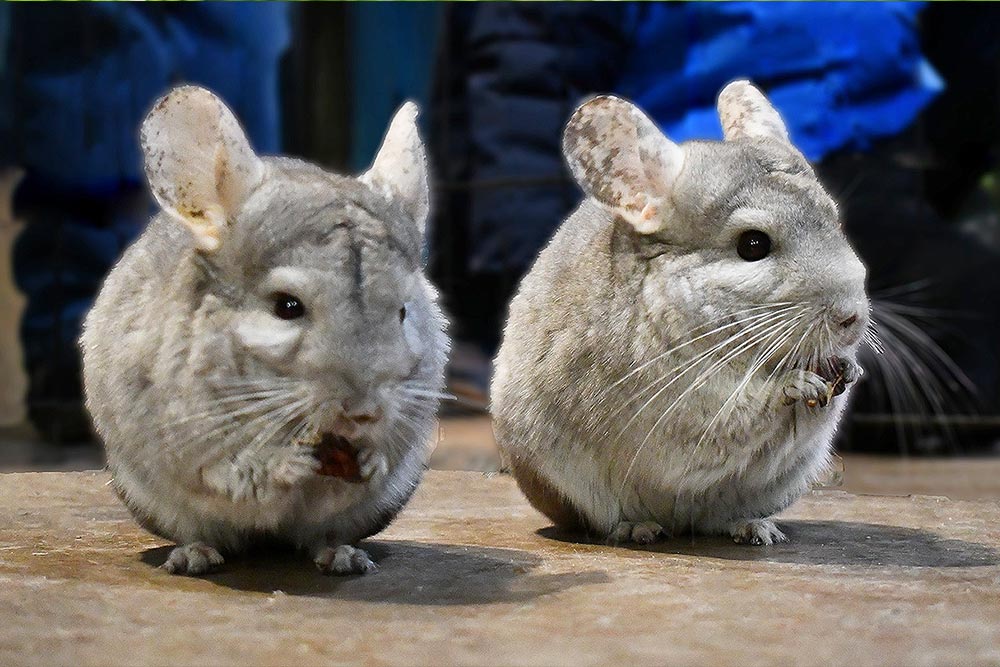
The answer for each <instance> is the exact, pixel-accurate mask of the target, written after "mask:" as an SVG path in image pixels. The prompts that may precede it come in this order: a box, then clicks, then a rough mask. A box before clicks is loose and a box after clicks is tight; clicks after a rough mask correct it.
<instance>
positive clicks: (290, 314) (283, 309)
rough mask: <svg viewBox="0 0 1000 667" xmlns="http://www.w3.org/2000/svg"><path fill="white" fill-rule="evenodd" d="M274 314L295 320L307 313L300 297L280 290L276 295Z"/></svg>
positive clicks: (284, 318)
mask: <svg viewBox="0 0 1000 667" xmlns="http://www.w3.org/2000/svg"><path fill="white" fill-rule="evenodd" d="M274 314H275V315H277V316H278V317H280V318H281V319H283V320H294V319H298V318H300V317H302V316H303V315H305V314H306V307H305V306H304V305H302V301H300V300H299V297H297V296H293V295H291V294H285V293H284V292H279V293H278V294H275V295H274Z"/></svg>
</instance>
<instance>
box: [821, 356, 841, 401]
mask: <svg viewBox="0 0 1000 667" xmlns="http://www.w3.org/2000/svg"><path fill="white" fill-rule="evenodd" d="M846 370H847V361H846V360H845V359H843V358H841V357H830V358H829V359H826V360H824V361H823V362H822V363H820V365H819V367H817V368H814V369H813V372H814V373H816V374H817V375H819V376H820V377H821V378H823V379H824V380H826V381H827V382H828V383H829V384H830V393H831V395H833V396H840V395H841V394H843V393H844V391H845V390H846V389H847V381H846V380H844V372H845V371H846Z"/></svg>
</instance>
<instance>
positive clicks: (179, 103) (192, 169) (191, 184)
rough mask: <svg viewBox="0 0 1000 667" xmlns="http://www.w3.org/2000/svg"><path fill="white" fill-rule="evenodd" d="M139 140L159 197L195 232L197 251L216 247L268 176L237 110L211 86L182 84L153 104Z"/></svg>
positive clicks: (175, 216)
mask: <svg viewBox="0 0 1000 667" xmlns="http://www.w3.org/2000/svg"><path fill="white" fill-rule="evenodd" d="M140 142H141V145H142V153H143V158H144V162H145V168H146V178H147V179H148V181H149V187H150V189H151V190H152V193H153V196H154V197H155V198H156V201H157V202H158V203H159V204H160V206H161V207H162V208H163V210H164V211H166V212H167V213H169V214H170V215H171V216H172V217H174V218H176V219H177V220H178V221H180V222H181V223H183V224H184V225H185V226H187V228H188V229H190V230H191V233H192V234H193V235H194V239H195V245H196V247H197V248H198V249H199V250H201V251H202V252H206V253H212V252H215V251H216V250H218V248H219V247H220V246H221V245H222V242H223V238H224V236H225V229H226V226H227V224H228V223H229V221H230V220H231V219H232V217H233V216H234V215H235V213H236V212H237V211H238V210H239V209H240V207H241V206H242V204H243V203H244V202H245V201H246V198H247V197H248V196H249V194H250V193H251V192H252V191H253V190H254V188H256V187H257V186H258V185H259V184H260V182H261V180H262V179H263V176H264V164H263V163H262V162H261V160H260V158H258V157H257V155H256V154H254V152H253V149H252V148H250V142H249V141H248V140H247V137H246V135H245V134H244V132H243V129H242V128H241V127H240V124H239V122H238V121H237V120H236V117H235V116H234V115H233V112H232V111H230V110H229V108H228V107H227V106H226V105H225V104H223V102H222V100H220V99H219V98H218V97H216V96H215V95H214V94H212V93H211V92H209V91H208V90H205V89H204V88H198V87H196V86H181V87H179V88H175V89H173V90H171V91H170V92H169V93H167V95H166V96H164V97H163V98H161V99H160V100H159V101H158V102H157V103H156V104H155V105H154V106H153V109H152V110H151V111H150V112H149V115H147V116H146V120H145V121H143V124H142V129H141V131H140Z"/></svg>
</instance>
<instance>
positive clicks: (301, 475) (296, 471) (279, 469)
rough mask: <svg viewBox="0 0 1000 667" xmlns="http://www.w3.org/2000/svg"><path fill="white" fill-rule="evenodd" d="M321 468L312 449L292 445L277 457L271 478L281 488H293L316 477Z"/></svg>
mask: <svg viewBox="0 0 1000 667" xmlns="http://www.w3.org/2000/svg"><path fill="white" fill-rule="evenodd" d="M319 467H320V462H319V459H317V458H316V455H315V452H314V451H313V448H312V447H306V446H303V445H292V446H290V447H285V448H283V449H282V450H281V452H280V454H278V455H276V456H275V458H274V467H273V469H272V472H271V478H272V479H273V480H274V483H275V484H277V485H279V486H283V487H292V486H295V485H297V484H299V483H300V482H302V481H304V480H306V479H309V478H310V477H313V476H315V475H316V474H317V472H318V471H319Z"/></svg>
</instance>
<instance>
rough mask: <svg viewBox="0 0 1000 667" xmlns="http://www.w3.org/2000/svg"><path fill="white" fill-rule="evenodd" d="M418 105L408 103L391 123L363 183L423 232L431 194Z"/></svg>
mask: <svg viewBox="0 0 1000 667" xmlns="http://www.w3.org/2000/svg"><path fill="white" fill-rule="evenodd" d="M417 113H418V109H417V105H416V104H414V103H413V102H405V103H403V106H401V107H399V109H398V110H397V111H396V114H395V115H394V116H393V117H392V121H391V122H390V123H389V129H388V130H386V132H385V138H384V139H383V140H382V145H381V146H380V147H379V149H378V154H376V155H375V161H374V162H373V163H372V166H371V168H370V169H369V170H368V171H366V172H365V173H364V174H362V175H361V181H362V182H364V183H366V184H368V186H369V187H371V188H372V189H374V190H377V191H379V192H381V193H382V194H383V195H385V196H386V197H389V198H390V199H392V200H393V201H396V202H398V203H399V204H400V205H401V206H402V207H403V210H404V211H406V213H407V214H408V215H409V216H410V217H411V218H412V219H413V221H414V222H415V223H416V224H417V227H419V228H420V231H421V233H423V231H424V225H425V223H426V222H427V211H428V209H429V208H430V192H429V189H428V185H427V154H426V151H425V150H424V143H423V142H422V141H421V140H420V134H419V133H418V132H417Z"/></svg>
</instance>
